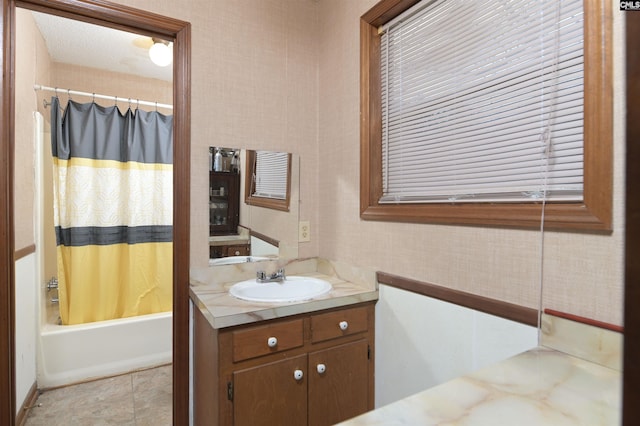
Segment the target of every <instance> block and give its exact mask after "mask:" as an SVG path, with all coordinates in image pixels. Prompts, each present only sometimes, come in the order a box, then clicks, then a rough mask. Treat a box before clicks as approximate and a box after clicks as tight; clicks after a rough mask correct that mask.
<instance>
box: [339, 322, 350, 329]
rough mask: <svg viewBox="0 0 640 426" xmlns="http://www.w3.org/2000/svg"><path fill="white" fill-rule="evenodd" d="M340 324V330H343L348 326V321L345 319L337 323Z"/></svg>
mask: <svg viewBox="0 0 640 426" xmlns="http://www.w3.org/2000/svg"><path fill="white" fill-rule="evenodd" d="M338 325H339V326H340V330H342V331H345V330H346V329H347V328H349V323H348V322H346V321H340V324H338Z"/></svg>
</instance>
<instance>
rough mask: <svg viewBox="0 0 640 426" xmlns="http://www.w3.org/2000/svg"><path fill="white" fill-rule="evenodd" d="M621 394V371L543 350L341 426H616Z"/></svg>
mask: <svg viewBox="0 0 640 426" xmlns="http://www.w3.org/2000/svg"><path fill="white" fill-rule="evenodd" d="M621 393H622V379H621V373H620V371H619V370H616V369H614V368H610V367H605V366H603V365H600V364H597V363H594V362H590V361H586V360H584V359H581V358H577V357H574V356H572V355H569V354H567V353H564V352H560V351H558V350H555V349H550V348H546V347H538V348H535V349H532V350H529V351H527V352H524V353H522V354H520V355H517V356H515V357H512V358H509V359H507V360H505V361H502V362H500V363H498V364H495V365H493V366H490V367H487V368H484V369H482V370H479V371H477V372H474V373H471V374H468V375H466V376H463V377H460V378H457V379H454V380H451V381H448V382H446V383H443V384H441V385H438V386H435V387H432V388H430V389H427V390H425V391H423V392H420V393H417V394H415V395H413V396H410V397H407V398H405V399H402V400H400V401H397V402H394V403H391V404H389V405H386V406H384V407H380V408H378V409H376V410H373V411H370V412H368V413H365V414H363V415H361V416H358V417H355V418H353V419H351V420H348V421H346V422H343V423H341V425H343V426H360V425H385V426H389V425H473V426H477V425H491V426H494V425H518V426H529V425H530V426H541V425H553V426H562V425H566V426H585V425H593V426H600V425H601V426H611V425H617V424H620V408H621Z"/></svg>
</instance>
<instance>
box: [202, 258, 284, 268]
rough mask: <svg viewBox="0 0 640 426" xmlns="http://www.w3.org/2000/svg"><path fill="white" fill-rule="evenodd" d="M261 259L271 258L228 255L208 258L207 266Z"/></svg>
mask: <svg viewBox="0 0 640 426" xmlns="http://www.w3.org/2000/svg"><path fill="white" fill-rule="evenodd" d="M261 260H273V259H272V258H270V257H262V256H229V257H220V258H217V259H209V266H215V265H234V264H236V263H247V262H259V261H261Z"/></svg>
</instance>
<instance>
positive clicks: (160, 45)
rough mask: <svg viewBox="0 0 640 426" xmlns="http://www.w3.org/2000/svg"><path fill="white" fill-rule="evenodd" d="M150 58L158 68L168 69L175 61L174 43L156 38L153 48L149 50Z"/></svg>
mask: <svg viewBox="0 0 640 426" xmlns="http://www.w3.org/2000/svg"><path fill="white" fill-rule="evenodd" d="M149 58H151V62H153V63H154V64H156V65H157V66H159V67H166V66H167V65H169V64H170V63H171V61H172V60H173V43H169V42H168V41H165V40H160V39H158V38H154V39H153V46H151V48H149Z"/></svg>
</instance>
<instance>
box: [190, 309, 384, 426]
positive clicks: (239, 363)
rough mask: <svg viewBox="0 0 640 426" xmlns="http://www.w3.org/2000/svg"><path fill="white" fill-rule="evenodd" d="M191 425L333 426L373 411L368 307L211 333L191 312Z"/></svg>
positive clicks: (371, 332) (370, 312)
mask: <svg viewBox="0 0 640 426" xmlns="http://www.w3.org/2000/svg"><path fill="white" fill-rule="evenodd" d="M194 325H195V342H194V348H195V353H194V391H195V392H194V420H195V424H196V425H237V426H242V425H252V426H253V425H285V424H286V425H314V426H316V425H317V426H323V425H332V424H335V423H338V422H340V421H343V420H346V419H348V418H351V417H354V416H357V415H359V414H362V413H364V412H366V411H368V410H371V409H373V403H374V399H373V397H374V395H373V389H374V388H373V386H374V383H373V372H374V350H373V348H374V304H373V302H371V303H366V304H359V305H355V306H351V307H343V308H337V309H334V310H330V311H321V312H316V313H308V314H302V315H297V316H295V317H290V318H283V319H278V320H270V321H262V322H260V323H257V324H252V325H246V326H238V327H232V328H229V329H221V330H214V329H213V328H212V327H211V326H210V325H209V323H208V322H207V320H206V318H205V317H204V316H203V315H202V313H201V312H200V311H197V312H196V313H195V324H194Z"/></svg>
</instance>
